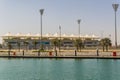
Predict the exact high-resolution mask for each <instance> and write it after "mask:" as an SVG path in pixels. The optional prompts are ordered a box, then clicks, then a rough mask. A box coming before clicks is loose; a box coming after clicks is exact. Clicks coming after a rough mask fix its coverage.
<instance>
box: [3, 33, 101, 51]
mask: <svg viewBox="0 0 120 80" xmlns="http://www.w3.org/2000/svg"><path fill="white" fill-rule="evenodd" d="M40 38H41V36H40V34H35V35H34V34H31V33H28V34H21V33H18V34H11V33H7V34H5V35H3V36H2V40H3V41H2V42H3V48H8V47H9V46H8V45H10V46H11V48H12V49H18V48H21V49H39V48H40V45H43V47H44V49H52V48H53V47H54V46H55V45H56V46H58V45H59V46H60V47H61V48H63V49H65V48H69V49H70V48H75V40H76V39H79V36H78V35H73V34H71V35H66V34H62V35H59V34H57V33H56V34H53V35H52V34H46V35H43V36H42V39H40ZM80 40H82V43H83V45H84V47H96V46H98V45H99V40H100V38H99V37H98V36H95V35H91V36H89V35H85V36H80ZM55 41H56V44H55Z"/></svg>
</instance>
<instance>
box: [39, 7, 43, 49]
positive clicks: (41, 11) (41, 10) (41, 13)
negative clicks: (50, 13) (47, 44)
mask: <svg viewBox="0 0 120 80" xmlns="http://www.w3.org/2000/svg"><path fill="white" fill-rule="evenodd" d="M43 12H44V9H40V15H41V18H40V19H41V28H40V30H41V35H40V38H39V40H40V44H42V15H43ZM40 47H41V48H42V47H43V46H42V45H41V46H40Z"/></svg>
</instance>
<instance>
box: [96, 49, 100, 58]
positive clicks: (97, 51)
mask: <svg viewBox="0 0 120 80" xmlns="http://www.w3.org/2000/svg"><path fill="white" fill-rule="evenodd" d="M96 53H97V56H99V49H98V48H97V50H96Z"/></svg>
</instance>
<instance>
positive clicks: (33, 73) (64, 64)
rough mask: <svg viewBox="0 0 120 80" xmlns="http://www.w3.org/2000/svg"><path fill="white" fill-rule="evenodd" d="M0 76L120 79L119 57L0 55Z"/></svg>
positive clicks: (14, 79) (8, 79)
mask: <svg viewBox="0 0 120 80" xmlns="http://www.w3.org/2000/svg"><path fill="white" fill-rule="evenodd" d="M0 80H120V60H113V59H109V60H107V59H6V58H0Z"/></svg>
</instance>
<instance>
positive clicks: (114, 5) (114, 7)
mask: <svg viewBox="0 0 120 80" xmlns="http://www.w3.org/2000/svg"><path fill="white" fill-rule="evenodd" d="M112 6H113V9H114V11H115V47H116V48H117V26H116V12H117V8H118V6H119V4H112Z"/></svg>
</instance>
